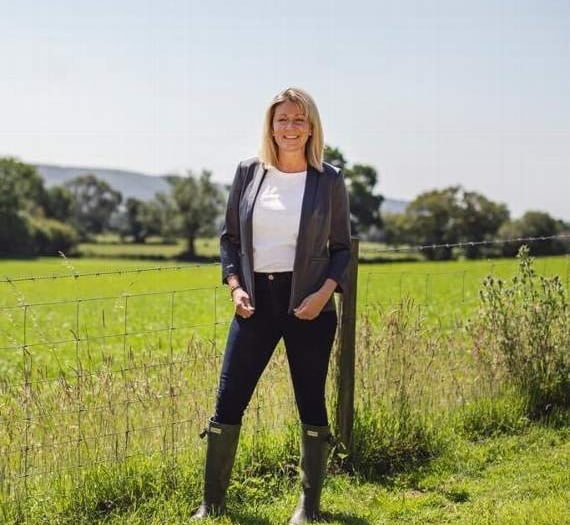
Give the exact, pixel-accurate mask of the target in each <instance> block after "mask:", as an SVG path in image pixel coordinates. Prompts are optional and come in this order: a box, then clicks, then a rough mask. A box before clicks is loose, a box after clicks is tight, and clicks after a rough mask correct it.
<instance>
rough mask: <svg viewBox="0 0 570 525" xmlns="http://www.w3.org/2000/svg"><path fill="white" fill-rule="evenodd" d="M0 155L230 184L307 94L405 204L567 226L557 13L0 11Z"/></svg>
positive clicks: (0, 2) (566, 17) (562, 56)
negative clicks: (468, 205) (283, 99)
mask: <svg viewBox="0 0 570 525" xmlns="http://www.w3.org/2000/svg"><path fill="white" fill-rule="evenodd" d="M0 8H1V11H0V13H1V15H0V59H1V60H0V65H1V69H0V155H12V156H16V157H18V158H20V159H21V160H23V161H26V162H33V163H53V164H60V165H83V166H96V167H108V168H123V169H131V170H136V171H142V172H145V173H149V174H163V173H166V172H182V171H184V170H186V169H192V170H195V171H199V170H201V169H202V168H208V169H211V170H212V171H213V172H214V178H215V179H216V180H218V181H223V182H227V181H229V180H231V178H232V176H233V173H234V169H235V165H236V164H237V162H238V161H239V160H240V159H242V158H246V157H249V156H252V155H255V154H256V152H257V148H258V144H259V137H260V131H261V122H262V116H263V112H264V110H265V108H266V105H267V103H268V102H269V100H270V99H271V97H272V95H273V94H274V93H276V92H277V91H279V90H280V89H282V88H284V87H286V86H289V85H298V86H301V87H304V88H306V89H307V90H308V91H309V92H310V93H312V95H313V96H314V98H315V99H316V101H317V104H318V106H319V108H320V111H321V116H322V120H323V125H324V129H325V138H326V141H327V143H328V144H331V145H333V146H337V147H339V148H340V149H341V151H343V153H344V154H345V156H346V158H347V159H348V160H349V161H350V162H361V163H367V164H372V165H374V166H375V167H376V169H377V170H378V172H379V174H380V184H379V186H378V190H379V191H380V192H381V193H382V194H384V195H385V196H388V197H392V198H405V199H412V198H413V197H414V196H416V195H417V194H418V193H420V192H421V191H424V190H427V189H431V188H441V187H444V186H447V185H451V184H463V185H464V186H465V187H466V188H467V189H469V190H475V191H480V192H482V193H484V194H485V195H486V196H488V197H489V198H492V199H494V200H498V201H502V202H505V203H507V205H508V206H509V208H510V210H511V212H512V214H513V215H514V216H519V215H520V214H522V213H523V212H524V211H525V210H527V209H541V210H546V211H549V212H550V213H552V214H553V215H555V216H556V217H560V218H565V219H568V220H570V95H569V94H570V2H568V0H559V1H556V0H535V1H528V0H477V1H473V0H469V1H463V0H447V1H443V0H442V1H430V0H418V1H411V0H398V1H396V0H393V1H379V0H375V1H372V0H370V1H359V0H351V1H333V0H331V1H325V0H316V1H315V0H313V1H309V0H305V1H298V0H289V1H287V2H271V1H268V0H241V1H235V2H231V1H226V2H207V1H204V0H201V1H193V0H187V1H182V0H160V1H159V0H155V1H145V0H136V1H135V0H97V1H83V0H50V1H49V2H38V1H37V0H34V1H31V0H19V1H18V2H13V1H10V2H9V1H6V0H0Z"/></svg>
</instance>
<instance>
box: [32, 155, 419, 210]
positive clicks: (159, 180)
mask: <svg viewBox="0 0 570 525" xmlns="http://www.w3.org/2000/svg"><path fill="white" fill-rule="evenodd" d="M35 166H36V169H37V170H38V173H39V174H40V175H41V176H42V178H43V179H44V181H45V183H46V186H48V187H50V186H57V185H61V184H64V183H65V182H67V181H68V180H71V179H74V178H75V177H78V176H80V175H86V174H88V173H91V174H92V175H95V177H97V178H98V179H102V180H104V181H105V182H106V183H107V184H109V185H110V186H111V187H113V188H114V189H116V190H119V191H120V192H121V194H122V195H123V201H125V200H127V199H128V198H129V197H134V198H136V199H139V200H143V201H148V200H151V199H152V198H153V197H154V196H155V195H156V194H157V193H159V192H168V190H169V185H168V182H167V181H166V179H165V178H164V176H162V175H160V176H158V175H147V174H145V173H139V172H136V171H126V170H111V169H103V168H86V167H71V166H65V167H63V166H54V165H51V164H36V165H35ZM407 204H408V202H407V201H403V200H397V199H389V198H385V199H384V202H383V203H382V208H381V211H382V213H402V212H403V211H404V210H405V208H406V205H407Z"/></svg>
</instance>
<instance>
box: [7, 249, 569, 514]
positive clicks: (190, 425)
mask: <svg viewBox="0 0 570 525" xmlns="http://www.w3.org/2000/svg"><path fill="white" fill-rule="evenodd" d="M157 266H159V267H160V269H157ZM516 268H517V261H516V260H490V261H469V262H468V261H452V262H438V263H429V262H407V263H402V262H400V263H383V264H361V265H360V267H359V280H358V321H357V354H356V355H357V377H356V381H357V383H356V388H357V399H356V404H357V420H356V425H355V447H356V450H357V452H358V456H359V458H360V463H359V464H358V465H357V472H359V473H360V474H359V475H357V476H350V477H348V476H346V475H342V474H339V475H338V476H335V477H333V478H331V480H330V482H329V491H328V492H327V496H326V499H325V502H326V503H327V507H329V508H330V510H331V512H332V515H331V516H330V518H331V519H330V522H331V523H354V524H363V523H374V524H376V523H378V524H380V523H387V524H388V523H418V524H419V523H462V524H463V523H465V524H466V523H473V524H474V523H506V524H515V523H516V524H519V523H521V524H522V523H540V524H542V523H545V524H546V523H565V521H563V516H566V515H567V514H566V511H565V506H566V508H567V507H568V500H567V497H566V496H565V494H567V488H568V479H567V476H564V472H565V470H564V469H563V468H559V465H561V464H562V465H563V464H567V463H568V461H569V455H568V452H569V449H568V440H567V437H568V434H567V430H565V428H566V427H564V426H562V427H561V430H556V429H554V428H542V427H540V426H535V425H531V424H530V423H529V422H528V420H527V419H526V418H525V416H524V410H523V409H522V407H521V405H520V403H519V402H518V400H517V398H516V396H514V397H513V396H512V393H510V392H509V391H506V390H504V389H503V388H502V386H501V385H497V384H494V383H493V382H490V381H488V379H487V378H486V377H484V375H482V374H481V373H480V371H479V370H478V369H477V366H476V363H475V362H474V361H473V358H472V355H471V348H470V346H469V345H470V343H469V340H468V338H467V337H466V335H465V332H464V331H463V328H462V327H463V324H464V322H465V321H466V320H467V319H468V318H470V317H472V316H474V315H476V308H477V301H478V292H479V289H480V286H481V282H482V280H483V278H484V277H485V276H486V275H488V274H492V275H495V276H498V277H502V278H505V279H507V278H510V276H512V275H513V274H514V273H515V271H516ZM535 268H536V270H537V272H538V273H540V274H543V275H560V276H561V278H562V281H563V282H564V283H565V284H566V293H567V294H568V276H569V258H568V257H550V258H541V259H538V260H537V261H536V262H535ZM111 272H118V273H116V274H111ZM219 273H220V272H219V265H216V264H208V265H196V264H182V263H174V262H168V263H165V262H160V263H157V261H148V260H146V261H140V260H120V259H110V258H104V259H93V258H79V259H38V260H12V261H10V260H4V261H1V262H0V276H3V277H4V280H3V281H2V282H0V406H1V407H2V411H1V415H0V419H1V421H0V423H1V425H0V453H1V459H0V476H1V477H0V488H1V490H0V493H1V494H2V498H3V499H2V501H3V503H2V504H1V505H0V509H2V510H3V511H4V513H5V514H4V515H5V517H6V519H5V521H6V522H8V523H10V522H14V523H15V522H18V521H17V520H18V519H19V520H20V521H19V522H20V523H21V522H29V523H45V522H46V521H50V522H54V523H74V524H75V523H95V522H105V523H132V524H135V523H136V524H142V523H157V524H158V523H179V522H180V520H181V518H182V516H183V515H185V514H186V513H187V512H189V509H190V507H191V506H192V505H195V504H196V503H197V498H198V497H199V485H200V483H199V478H200V474H199V472H200V465H201V462H202V454H203V444H202V443H201V442H200V440H199V439H198V438H197V434H198V431H199V430H200V428H201V427H202V425H203V423H204V421H205V420H206V419H207V417H208V416H209V415H210V413H211V410H212V408H213V402H214V396H215V385H216V380H217V377H216V376H217V373H218V370H219V364H220V358H221V355H222V352H223V346H224V340H225V335H226V331H227V324H228V321H229V320H230V319H231V315H232V308H231V303H230V302H229V300H228V296H227V289H226V288H225V287H223V286H221V282H220V275H219ZM49 276H59V277H58V278H56V279H54V278H44V277H49ZM27 277H35V278H34V279H30V280H20V279H22V278H27ZM402 301H403V303H402ZM394 327H396V329H394ZM398 327H401V329H400V328H398ZM332 370H333V372H334V363H333V369H332ZM333 379H334V373H331V384H330V386H329V396H330V399H329V403H330V407H331V409H332V407H333V406H334V395H335V387H334V381H333ZM403 409H405V410H404V411H403ZM331 413H332V410H331ZM244 427H245V429H244V430H245V432H244V439H243V445H242V446H241V452H240V460H239V465H238V467H237V469H236V483H235V484H234V486H233V487H232V492H231V495H230V496H231V497H230V500H231V502H232V503H231V507H232V508H233V510H234V517H233V518H230V521H227V522H228V523H282V522H284V520H285V517H286V514H287V512H288V511H289V510H290V507H292V505H293V500H292V495H291V494H292V493H291V488H292V485H293V481H292V480H291V479H292V478H291V476H290V473H291V472H292V470H293V467H292V465H294V464H295V461H296V454H297V452H296V450H297V440H296V437H295V432H296V414H295V407H294V402H293V398H292V392H291V387H290V381H289V377H288V370H287V368H286V360H285V358H284V353H283V349H282V348H281V347H279V348H278V350H277V353H276V356H275V358H274V359H273V360H272V362H271V364H270V366H269V367H268V370H267V371H266V374H265V375H264V377H263V379H262V381H261V383H260V385H259V388H258V391H257V393H256V395H255V396H254V400H253V401H252V405H251V406H250V408H249V410H248V414H247V416H246V421H245V422H244ZM497 432H498V434H497V435H496V436H495V437H492V438H491V439H489V438H488V436H494V435H495V434H496V433H497ZM511 434H512V435H511ZM474 439H477V440H479V439H484V441H482V442H480V443H479V442H473V440H474ZM552 443H554V445H552ZM532 447H535V455H534V456H533V455H532V454H531V453H530V452H528V451H530V450H532ZM527 449H528V450H527ZM489 451H492V452H489ZM527 452H528V453H527ZM538 453H540V454H543V455H544V457H545V458H546V459H545V460H544V461H545V462H546V463H545V464H546V465H548V466H549V467H548V469H547V472H546V473H543V474H542V475H541V474H540V472H539V471H540V465H539V464H538V463H537V461H536V457H535V456H536V454H538ZM487 454H493V455H494V456H493V460H492V461H490V460H489V459H488V457H487ZM173 458H174V461H175V464H174V465H173V464H172V461H173ZM176 458H178V460H176ZM533 460H535V461H534V462H533ZM176 461H178V463H176ZM560 462H562V463H560ZM121 465H123V466H124V468H125V469H129V468H130V469H131V470H126V472H127V474H124V472H123V473H121V469H122V467H121ZM165 465H166V466H168V465H170V466H171V469H170V470H168V471H165ZM378 465H382V469H383V472H384V474H383V477H381V482H380V484H378V483H377V482H371V481H370V479H369V478H370V476H372V477H373V478H374V476H377V475H378V469H379V467H378ZM169 468H170V467H169ZM463 468H465V469H466V470H465V471H463V470H461V469H463ZM382 469H381V470H382ZM457 469H460V470H459V471H458V470H457ZM501 469H503V470H501ZM279 473H281V474H279ZM283 473H286V475H285V476H283ZM363 473H367V474H366V475H365V477H364V478H363V477H362V476H363V475H364V474H363ZM533 473H535V474H533ZM521 476H526V478H524V479H527V480H528V481H527V482H526V483H527V485H523V486H522V487H523V488H520V487H519V485H517V483H518V481H517V480H518V479H519V478H520V477H521ZM366 479H368V481H366ZM375 479H376V478H375ZM54 480H56V481H57V482H54ZM58 480H59V481H58ZM169 480H170V481H169ZM532 480H535V481H534V482H536V483H537V486H536V494H537V496H536V498H535V497H534V496H532V495H529V494H527V492H525V491H526V490H527V489H525V488H524V487H526V486H528V487H530V486H531V485H532V483H533V481H532ZM125 484H126V485H125ZM551 486H552V487H554V488H552V489H551V488H550V487H551ZM77 487H79V489H77ZM153 487H154V488H153ZM493 487H496V490H493ZM565 490H566V492H565ZM502 491H504V495H502V493H501V492H502ZM347 494H349V495H350V498H353V500H354V503H350V502H349V501H348V498H347V497H346V495H347ZM250 497H252V498H253V500H254V502H255V503H254V505H250V504H249V503H248V501H249V498H250ZM539 497H540V498H546V500H547V501H548V502H549V503H550V505H549V506H545V507H540V506H539V505H538V504H537V498H539ZM78 498H79V499H78ZM125 498H126V499H125ZM519 498H522V500H523V501H524V504H523V505H522V506H520V507H517V505H516V501H518V499H519ZM105 501H108V502H110V503H104V502H105ZM268 502H269V503H268ZM255 516H258V517H255ZM528 516H534V517H533V519H535V520H536V521H534V522H533V521H528V520H527V521H525V519H526V518H525V517H528ZM0 517H2V514H1V513H0ZM22 520H24V521H22ZM470 520H471V521H470ZM476 520H480V521H476Z"/></svg>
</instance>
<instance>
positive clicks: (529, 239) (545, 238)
mask: <svg viewBox="0 0 570 525" xmlns="http://www.w3.org/2000/svg"><path fill="white" fill-rule="evenodd" d="M566 239H567V240H570V234H565V233H561V234H557V235H547V236H539V237H518V238H513V239H489V240H484V241H462V242H454V243H441V244H423V245H417V246H403V247H401V248H397V247H395V248H372V247H370V248H368V247H363V248H361V252H363V253H390V252H402V251H425V250H434V249H437V248H471V247H474V246H495V245H502V244H514V243H525V242H539V241H549V240H566Z"/></svg>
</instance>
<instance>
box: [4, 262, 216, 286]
mask: <svg viewBox="0 0 570 525" xmlns="http://www.w3.org/2000/svg"><path fill="white" fill-rule="evenodd" d="M219 265H220V263H219V262H213V263H203V264H185V265H175V266H153V267H151V268H126V269H124V270H107V271H96V272H83V273H80V272H76V271H73V272H72V273H62V274H50V275H27V276H23V277H10V276H7V275H5V276H4V278H2V279H0V283H3V284H11V283H17V282H24V281H47V280H51V281H56V280H58V279H79V278H85V277H104V276H110V275H128V274H133V273H137V274H138V273H145V272H168V271H183V270H195V269H196V268H212V267H215V266H219Z"/></svg>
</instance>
